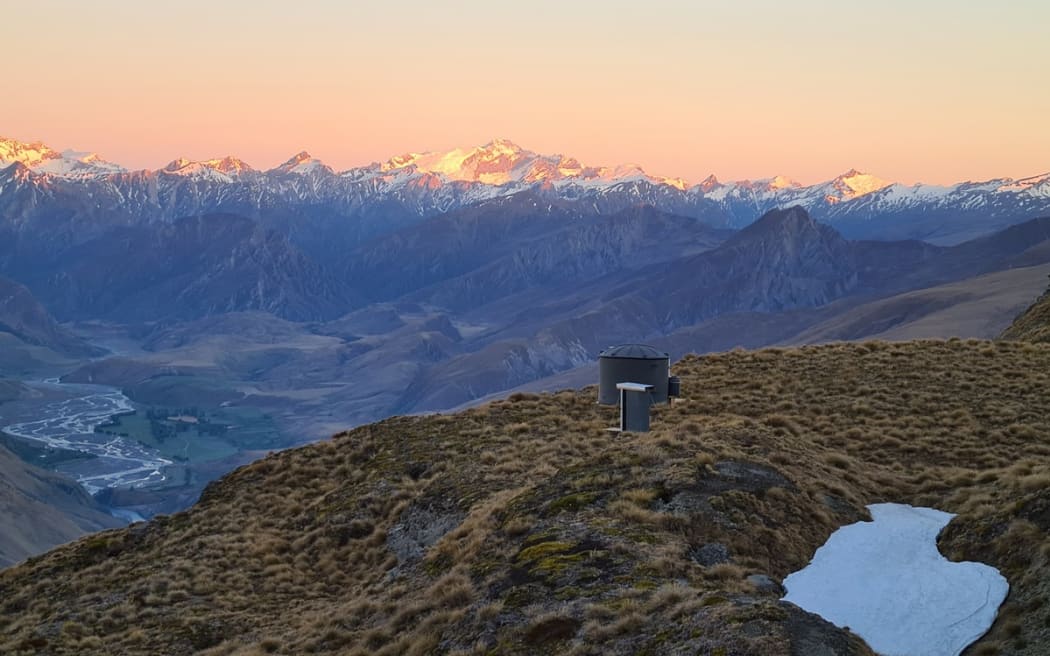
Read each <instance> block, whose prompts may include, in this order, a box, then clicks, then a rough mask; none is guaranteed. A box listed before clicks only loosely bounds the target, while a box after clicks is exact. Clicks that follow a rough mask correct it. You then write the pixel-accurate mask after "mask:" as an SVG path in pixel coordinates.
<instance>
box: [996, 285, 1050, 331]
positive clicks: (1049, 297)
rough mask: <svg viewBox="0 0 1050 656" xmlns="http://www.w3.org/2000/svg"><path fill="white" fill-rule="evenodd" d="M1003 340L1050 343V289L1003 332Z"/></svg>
mask: <svg viewBox="0 0 1050 656" xmlns="http://www.w3.org/2000/svg"><path fill="white" fill-rule="evenodd" d="M1000 337H1001V339H1013V340H1023V341H1026V342H1050V289H1047V291H1045V292H1044V293H1043V295H1042V296H1040V297H1039V298H1038V299H1037V300H1036V302H1035V303H1033V304H1032V305H1031V306H1030V307H1029V308H1028V309H1027V310H1025V311H1024V312H1022V313H1021V314H1020V315H1019V316H1018V317H1017V318H1016V319H1014V322H1013V323H1012V324H1011V325H1010V327H1009V328H1007V329H1006V330H1005V331H1003V334H1002V335H1001V336H1000Z"/></svg>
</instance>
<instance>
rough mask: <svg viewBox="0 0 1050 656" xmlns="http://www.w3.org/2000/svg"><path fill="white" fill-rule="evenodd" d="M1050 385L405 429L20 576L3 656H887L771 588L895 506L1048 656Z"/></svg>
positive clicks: (804, 383)
mask: <svg viewBox="0 0 1050 656" xmlns="http://www.w3.org/2000/svg"><path fill="white" fill-rule="evenodd" d="M1048 371H1050V350H1048V348H1047V347H1045V346H1042V345H1033V344H1019V343H1014V342H998V343H994V342H976V341H975V342H963V341H954V342H947V343H945V342H914V343H901V344H885V343H870V344H862V345H834V346H824V347H807V348H803V349H789V350H771V351H758V352H737V353H729V354H724V355H719V356H708V357H704V358H696V357H691V358H687V359H686V360H685V361H683V362H682V363H679V364H678V365H676V367H675V373H677V374H679V375H680V376H682V378H683V388H684V390H685V398H684V399H683V400H682V401H680V402H679V403H676V404H675V405H674V406H672V407H668V406H661V407H659V408H657V409H656V411H655V417H654V421H653V427H654V430H653V432H652V433H650V434H644V435H638V434H635V435H627V434H624V435H614V434H612V433H609V432H608V431H606V430H605V428H606V426H609V425H611V424H613V423H614V422H615V409H613V408H602V407H599V406H596V405H595V403H594V390H593V388H592V389H589V390H584V391H582V392H580V393H576V392H563V393H560V394H557V395H553V396H535V395H518V396H515V397H513V398H511V399H510V400H508V401H505V402H495V403H492V404H490V405H488V406H484V407H481V408H477V409H474V410H469V411H466V412H463V413H459V414H456V415H451V416H429V417H406V418H396V419H391V420H388V421H385V422H382V423H379V424H375V425H371V426H365V427H362V428H359V429H357V430H354V431H351V432H349V433H344V434H341V435H338V436H336V437H335V438H334V439H333V440H331V441H327V442H323V443H319V444H315V445H311V446H308V447H304V448H301V449H295V450H290V451H284V452H281V453H279V454H274V455H271V456H270V457H268V458H266V459H264V460H261V461H259V462H256V463H255V464H253V465H250V466H247V467H244V468H242V469H240V470H238V471H237V472H235V473H233V474H231V475H230V476H228V477H226V478H225V479H223V480H222V481H220V482H218V483H216V484H214V485H212V486H211V487H209V489H208V490H207V491H206V492H205V494H204V495H203V497H202V499H201V501H200V502H199V503H198V504H197V505H196V506H195V507H194V508H192V509H191V510H189V511H188V512H185V513H180V514H178V515H174V516H172V517H169V518H158V519H157V520H155V521H153V522H151V523H150V524H147V525H137V526H134V527H131V528H128V529H123V530H119V531H112V532H108V533H103V534H100V535H97V536H92V537H90V538H87V539H84V540H81V541H80V542H78V543H76V544H74V545H71V546H68V547H63V548H61V549H58V550H55V551H53V552H51V553H49V554H47V555H44V556H41V557H39V558H35V559H32V560H30V561H29V562H28V563H26V564H24V565H21V566H19V567H16V568H14V569H12V570H9V571H7V572H4V573H3V574H0V599H2V600H3V601H2V604H3V605H2V612H0V636H3V637H2V638H0V649H3V650H4V651H5V653H12V654H21V653H59V652H65V651H75V652H77V653H82V654H92V653H107V652H120V653H127V654H135V653H157V652H162V653H166V654H176V655H177V654H189V653H194V652H198V651H201V650H206V649H213V651H210V652H208V653H212V654H232V653H254V652H269V653H287V654H293V653H307V652H311V653H345V654H365V653H370V654H377V655H385V654H424V653H465V652H470V651H471V650H474V649H481V650H484V651H486V652H498V653H503V654H541V653H542V654H551V653H573V654H636V653H645V652H647V651H648V652H651V653H725V654H739V655H756V656H757V655H759V654H761V655H762V656H788V655H790V654H816V653H821V654H829V655H836V656H838V655H846V654H858V655H859V654H870V653H871V652H870V651H869V650H867V649H866V648H865V647H864V646H863V645H862V644H860V643H859V641H857V639H856V638H855V637H852V636H850V635H849V634H848V633H846V632H844V631H840V630H838V629H835V628H833V627H831V626H830V625H828V624H826V623H823V622H821V621H819V620H818V619H816V618H815V617H813V616H810V615H807V614H805V613H802V612H801V611H799V610H798V609H797V608H795V607H794V606H791V605H789V604H784V603H780V602H778V598H779V596H780V594H781V593H780V591H779V589H778V586H777V583H776V582H777V581H780V580H782V579H783V578H784V577H785V576H786V575H787V574H788V573H789V572H791V571H793V570H796V569H798V568H800V567H801V566H803V565H804V564H805V563H806V562H807V561H808V560H809V558H810V557H811V556H812V555H813V552H814V550H815V549H816V548H817V547H818V546H820V544H822V542H823V541H824V540H825V539H826V537H827V536H828V534H830V532H831V531H833V530H834V529H835V528H837V527H839V526H841V525H843V524H847V523H850V522H854V521H857V520H859V519H862V518H864V517H865V516H866V513H865V511H864V509H863V506H864V504H868V503H874V502H882V501H898V502H908V503H914V504H919V505H932V506H935V507H939V508H942V509H944V510H947V511H951V512H955V513H958V517H957V518H956V519H955V520H953V522H952V524H951V525H950V526H949V528H948V529H947V530H946V532H945V534H944V535H943V536H942V537H941V543H940V548H941V550H942V551H943V552H944V553H945V554H947V555H948V556H949V557H951V558H953V559H971V560H978V561H982V562H988V563H990V564H992V565H994V566H996V567H998V568H1000V570H1001V571H1002V573H1003V574H1004V575H1005V576H1006V577H1007V578H1008V580H1009V582H1010V584H1011V592H1010V597H1009V598H1008V600H1007V602H1006V606H1005V607H1004V608H1003V609H1002V611H1001V616H1002V618H1003V619H1002V620H1001V621H1000V623H999V624H997V625H996V626H995V627H993V629H992V632H991V633H990V634H989V636H987V637H986V638H984V640H983V642H982V643H981V644H979V645H978V646H977V647H976V648H977V649H979V650H982V651H980V652H978V653H992V652H995V653H1000V654H1003V655H1004V656H1013V655H1020V654H1031V655H1033V656H1034V655H1035V654H1038V653H1041V649H1042V647H1043V646H1045V644H1046V643H1045V638H1046V635H1045V634H1046V631H1047V628H1046V627H1047V618H1048V617H1050V616H1048V612H1050V610H1048V608H1047V606H1046V605H1045V604H1042V603H1039V602H1040V599H1041V597H1040V595H1041V594H1042V593H1043V592H1042V590H1043V587H1042V586H1043V585H1044V582H1045V581H1046V580H1047V578H1048V575H1050V569H1048V567H1050V562H1048V560H1047V553H1048V552H1047V547H1046V533H1045V531H1046V526H1045V524H1046V522H1045V520H1046V517H1045V509H1046V507H1047V504H1048V503H1050V497H1048V496H1047V495H1048V490H1047V488H1046V486H1045V485H1043V484H1041V483H1039V481H1040V480H1042V476H1043V474H1041V472H1042V471H1044V470H1045V468H1046V467H1047V466H1050V460H1048V455H1047V454H1050V442H1048V441H1047V436H1048V435H1050V424H1048V423H1047V422H1048V421H1050V419H1048V418H1050V397H1048V396H1047V395H1046V394H1045V393H1044V392H1043V389H1044V386H1045V384H1046V383H1047V380H1046V378H1047V372H1048ZM712 554H715V556H712ZM754 574H762V575H768V576H769V577H771V578H772V579H773V582H772V583H765V582H763V579H761V578H751V579H749V578H748V577H749V576H751V575H754ZM239 650H240V651H239Z"/></svg>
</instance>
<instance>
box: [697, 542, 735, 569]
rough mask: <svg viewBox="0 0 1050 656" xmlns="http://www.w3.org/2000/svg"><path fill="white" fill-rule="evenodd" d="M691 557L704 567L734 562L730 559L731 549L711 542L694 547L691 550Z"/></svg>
mask: <svg viewBox="0 0 1050 656" xmlns="http://www.w3.org/2000/svg"><path fill="white" fill-rule="evenodd" d="M689 557H690V558H692V559H693V560H694V561H696V562H697V563H699V564H701V565H703V566H704V567H711V566H712V565H720V564H722V563H728V562H729V561H730V560H732V559H731V558H730V557H729V549H727V548H726V546H725V545H724V544H722V543H720V542H709V543H707V544H705V545H703V546H700V547H694V548H692V549H690V550H689Z"/></svg>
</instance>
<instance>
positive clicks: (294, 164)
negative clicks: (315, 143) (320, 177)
mask: <svg viewBox="0 0 1050 656" xmlns="http://www.w3.org/2000/svg"><path fill="white" fill-rule="evenodd" d="M273 170H274V171H277V172H280V173H294V174H296V175H309V174H313V173H332V169H331V168H330V167H329V166H328V165H326V164H325V163H324V162H322V161H321V160H319V159H314V157H313V156H312V155H311V154H310V153H308V152H306V151H305V150H303V151H300V152H298V153H296V154H295V155H292V156H291V157H290V158H289V159H288V161H286V162H285V163H284V164H281V165H280V166H278V167H277V168H275V169H273Z"/></svg>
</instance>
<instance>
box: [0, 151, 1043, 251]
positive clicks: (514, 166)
mask: <svg viewBox="0 0 1050 656" xmlns="http://www.w3.org/2000/svg"><path fill="white" fill-rule="evenodd" d="M10 166H16V169H17V167H19V166H20V167H22V169H20V171H21V174H18V173H19V171H18V170H16V171H15V173H14V174H13V173H12V172H10V171H8V172H6V173H5V172H3V171H2V170H0V208H2V207H3V200H4V199H5V198H7V197H13V196H15V195H16V194H18V193H19V192H20V191H25V189H24V188H25V187H29V188H31V189H32V190H35V193H36V194H44V195H61V196H76V195H79V194H86V195H89V196H91V197H99V196H101V198H102V199H103V200H104V199H106V198H107V197H115V198H119V199H121V200H123V201H125V202H127V203H128V204H130V207H129V208H127V209H128V210H130V211H132V213H133V214H135V215H136V216H143V217H158V218H162V219H167V220H170V219H171V218H177V216H180V215H186V214H199V213H206V212H214V211H227V212H230V211H232V212H240V213H244V212H243V211H242V208H244V207H248V208H249V209H250V211H248V212H247V213H248V214H249V215H255V214H265V213H268V212H272V211H274V210H275V209H276V208H281V209H282V210H285V211H287V209H288V205H289V204H292V205H300V206H309V207H311V208H326V209H325V212H326V213H328V214H332V215H334V216H335V217H338V219H339V220H345V219H347V218H349V217H359V216H362V215H368V214H369V213H370V212H374V211H377V208H380V207H381V208H382V212H383V213H384V214H385V215H387V216H392V217H393V223H394V224H398V223H400V222H403V221H410V220H418V219H419V218H425V217H428V216H433V215H435V214H438V213H443V212H446V211H449V210H452V209H456V208H459V207H465V206H468V205H471V204H474V203H477V202H480V201H483V200H487V199H493V198H499V197H506V196H511V195H514V194H516V193H520V192H522V191H525V190H533V191H536V192H538V193H541V194H543V195H544V196H545V197H547V198H549V199H561V200H566V199H569V200H581V201H583V202H586V203H588V204H590V205H592V206H594V207H596V208H599V209H601V210H602V211H611V212H615V211H619V210H621V209H623V208H624V207H627V206H629V205H635V204H640V203H645V204H652V205H654V206H655V207H657V208H659V209H661V210H663V211H667V212H673V213H675V214H680V215H684V216H691V217H694V218H699V219H702V220H704V221H707V222H709V223H711V224H712V225H716V226H728V227H742V226H745V225H747V224H748V223H750V222H751V221H753V220H754V219H755V218H756V217H757V216H760V215H761V214H763V213H765V212H767V211H769V210H772V209H776V208H778V207H781V208H782V207H787V206H791V205H799V206H802V207H804V208H805V209H806V210H808V211H809V212H810V213H811V214H813V215H814V217H815V218H817V219H818V220H820V221H822V222H825V223H829V224H831V225H833V226H835V227H836V228H837V229H839V230H840V231H841V232H843V234H845V235H846V236H847V237H851V238H875V239H924V240H926V241H931V242H933V243H940V244H953V243H958V242H961V241H965V240H966V239H970V238H973V237H976V236H979V235H980V234H986V233H989V232H993V231H994V230H997V229H1001V228H1004V227H1006V226H1008V225H1011V224H1014V223H1019V222H1022V221H1024V220H1027V219H1030V218H1033V217H1035V216H1039V215H1041V214H1046V213H1047V212H1048V211H1050V173H1048V174H1043V175H1036V176H1031V177H1028V178H1023V179H1020V180H1014V179H1011V178H1001V179H994V180H988V181H983V182H962V183H959V184H956V185H950V186H937V185H926V184H916V185H912V186H908V185H903V184H900V183H895V182H891V181H886V180H882V179H880V178H878V177H877V176H874V175H871V174H869V173H865V172H861V171H858V170H856V169H850V170H849V171H846V172H844V173H843V174H841V175H839V176H836V177H835V178H833V179H831V180H828V181H825V182H820V183H817V184H813V185H801V184H799V183H797V182H794V181H793V180H791V179H789V178H786V177H784V176H776V177H774V178H768V179H760V180H754V181H752V180H742V181H735V182H726V183H723V182H720V181H719V180H718V179H717V178H715V177H714V176H709V177H708V178H706V179H704V180H703V181H700V182H699V183H696V184H690V183H687V182H686V181H685V180H683V179H682V178H675V177H661V176H654V175H650V174H648V173H646V172H645V171H644V170H643V169H642V168H641V167H639V166H636V165H632V164H623V165H618V166H591V165H586V164H583V163H581V162H580V161H579V160H577V159H576V158H574V157H570V156H565V155H542V154H538V153H536V152H533V151H530V150H528V149H525V148H522V147H521V146H519V145H517V144H515V143H513V142H512V141H509V140H507V139H493V140H492V141H490V142H489V143H487V144H484V145H482V146H477V147H474V148H456V149H452V150H449V151H440V152H419V153H416V152H412V153H405V154H402V155H398V156H395V157H392V158H390V159H388V160H387V161H385V162H383V163H373V164H369V165H367V166H361V167H356V168H351V169H348V170H345V171H335V170H334V169H332V168H331V167H329V166H328V165H326V164H324V163H323V162H322V161H320V160H318V159H316V158H314V157H312V156H311V155H310V154H309V153H307V152H305V151H304V152H300V153H298V154H296V155H294V156H292V157H291V158H290V159H288V160H287V161H286V162H284V163H283V164H280V165H279V166H276V167H274V168H272V169H269V170H266V171H257V170H255V169H253V168H252V167H251V166H249V165H248V164H247V163H245V162H243V161H242V160H239V159H237V158H236V157H232V156H227V157H222V158H216V159H210V160H204V161H196V162H194V161H189V160H186V159H176V160H174V161H173V162H171V163H170V164H168V165H167V166H165V167H163V168H161V169H158V170H155V171H134V172H130V171H127V170H126V169H124V168H123V167H120V166H118V165H116V164H112V163H109V162H106V161H105V160H103V159H101V158H100V157H98V156H97V155H94V154H88V153H75V152H72V151H65V152H63V153H58V152H57V151H55V150H53V149H52V148H50V147H48V146H46V145H44V144H42V143H39V142H37V143H22V142H18V141H15V140H12V139H0V168H3V167H10ZM186 196H190V198H186ZM191 200H192V202H193V203H194V204H195V206H194V207H192V208H191V207H187V204H188V203H189V202H191ZM180 213H181V214H180Z"/></svg>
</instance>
